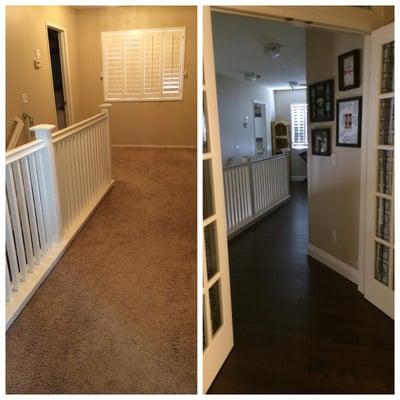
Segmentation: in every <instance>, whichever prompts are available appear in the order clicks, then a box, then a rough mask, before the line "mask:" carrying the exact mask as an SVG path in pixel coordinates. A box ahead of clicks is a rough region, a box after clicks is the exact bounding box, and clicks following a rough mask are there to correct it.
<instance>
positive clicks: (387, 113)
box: [365, 24, 395, 318]
mask: <svg viewBox="0 0 400 400" xmlns="http://www.w3.org/2000/svg"><path fill="white" fill-rule="evenodd" d="M393 34H394V29H393V24H391V25H388V26H385V27H383V28H380V29H378V30H376V31H374V32H373V33H372V35H371V74H370V75H371V76H370V80H371V85H370V91H371V92H370V104H369V110H367V112H368V128H369V129H370V130H369V132H368V133H369V135H368V148H367V152H368V154H367V159H368V170H367V175H368V178H367V179H368V183H367V211H366V218H367V219H366V243H365V247H366V250H365V254H366V256H365V261H366V275H365V297H366V298H367V299H368V300H369V301H371V302H372V303H373V304H374V305H375V306H377V307H378V308H380V309H381V310H382V311H384V312H385V313H386V314H388V315H389V316H391V317H392V318H393V317H394V187H393V186H394V157H395V154H394V142H395V132H394V113H395V111H394V110H395V99H394V41H393V37H394V36H393Z"/></svg>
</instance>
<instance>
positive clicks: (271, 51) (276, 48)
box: [263, 43, 282, 58]
mask: <svg viewBox="0 0 400 400" xmlns="http://www.w3.org/2000/svg"><path fill="white" fill-rule="evenodd" d="M281 49H282V45H280V44H279V43H268V44H266V45H264V49H263V54H264V55H268V56H270V57H271V58H278V57H279V56H280V55H281Z"/></svg>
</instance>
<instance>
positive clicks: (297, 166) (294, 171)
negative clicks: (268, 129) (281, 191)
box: [274, 89, 307, 177]
mask: <svg viewBox="0 0 400 400" xmlns="http://www.w3.org/2000/svg"><path fill="white" fill-rule="evenodd" d="M274 98H275V118H276V120H283V121H288V122H290V120H291V117H290V105H291V104H293V103H307V90H306V89H297V90H274ZM303 151H304V149H293V148H292V151H291V155H290V167H291V168H290V169H291V171H290V174H291V176H292V177H305V176H307V164H306V163H305V162H304V160H303V159H302V158H301V157H300V156H299V153H301V152H303Z"/></svg>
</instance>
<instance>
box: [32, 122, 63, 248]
mask: <svg viewBox="0 0 400 400" xmlns="http://www.w3.org/2000/svg"><path fill="white" fill-rule="evenodd" d="M54 128H55V125H47V124H41V125H35V126H33V127H31V128H29V130H30V131H32V132H34V134H35V137H36V139H40V140H43V142H44V143H45V145H46V147H45V157H43V169H44V171H43V173H44V175H45V176H44V177H45V182H46V185H45V194H44V198H45V199H44V201H45V202H46V204H45V206H46V210H47V212H48V216H49V219H50V221H49V222H50V226H49V227H48V228H49V229H48V230H49V232H51V237H50V238H49V239H48V241H49V242H50V243H56V242H58V241H59V240H60V239H61V237H62V231H61V229H62V228H61V212H60V197H59V192H58V183H57V171H56V162H55V157H54V147H53V138H52V134H51V131H52V130H53V129H54Z"/></svg>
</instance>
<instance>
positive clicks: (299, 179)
mask: <svg viewBox="0 0 400 400" xmlns="http://www.w3.org/2000/svg"><path fill="white" fill-rule="evenodd" d="M306 178H307V176H306V175H304V176H303V175H292V176H291V177H290V180H291V181H292V182H302V181H304V179H306Z"/></svg>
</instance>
